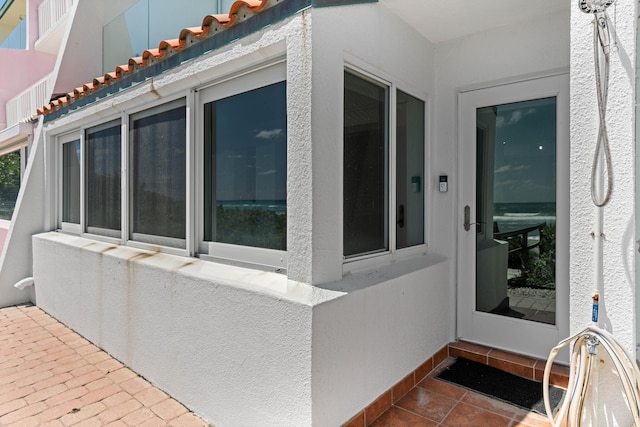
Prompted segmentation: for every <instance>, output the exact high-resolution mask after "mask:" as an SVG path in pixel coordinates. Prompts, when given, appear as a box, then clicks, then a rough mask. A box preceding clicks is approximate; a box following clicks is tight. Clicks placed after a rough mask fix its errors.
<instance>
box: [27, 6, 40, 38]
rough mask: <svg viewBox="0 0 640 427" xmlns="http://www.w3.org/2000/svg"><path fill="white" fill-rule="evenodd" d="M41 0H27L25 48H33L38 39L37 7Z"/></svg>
mask: <svg viewBox="0 0 640 427" xmlns="http://www.w3.org/2000/svg"><path fill="white" fill-rule="evenodd" d="M40 3H42V0H29V1H27V9H28V10H27V19H28V21H27V46H28V47H27V49H33V46H34V45H35V43H36V41H37V40H38V37H39V34H38V32H39V31H38V7H39V6H40Z"/></svg>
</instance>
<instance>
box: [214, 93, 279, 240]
mask: <svg viewBox="0 0 640 427" xmlns="http://www.w3.org/2000/svg"><path fill="white" fill-rule="evenodd" d="M248 111H252V112H256V114H255V115H253V116H252V117H251V120H250V126H247V123H248V121H247V112H248ZM204 115H205V123H204V137H205V145H204V187H205V188H204V192H205V194H204V217H205V223H204V240H205V241H210V242H221V243H231V244H236V245H243V246H253V247H259V248H268V249H277V250H286V248H287V246H286V244H287V132H286V129H287V117H286V83H285V82H280V83H276V84H273V85H269V86H266V87H263V88H260V89H255V90H252V91H249V92H245V93H241V94H238V95H234V96H231V97H228V98H224V99H220V100H217V101H214V102H210V103H207V104H205V107H204Z"/></svg>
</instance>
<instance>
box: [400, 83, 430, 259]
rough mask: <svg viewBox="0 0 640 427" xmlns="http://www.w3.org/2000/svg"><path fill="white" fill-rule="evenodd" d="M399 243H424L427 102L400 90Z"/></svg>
mask: <svg viewBox="0 0 640 427" xmlns="http://www.w3.org/2000/svg"><path fill="white" fill-rule="evenodd" d="M396 159H397V160H396V218H397V221H396V222H397V227H396V230H397V235H396V247H397V248H398V249H400V248H406V247H408V246H415V245H420V244H422V243H424V189H423V188H422V187H423V181H424V102H422V101H420V100H419V99H416V98H414V97H412V96H410V95H408V94H406V93H404V92H400V91H398V95H397V106H396Z"/></svg>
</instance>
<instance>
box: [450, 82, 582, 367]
mask: <svg viewBox="0 0 640 427" xmlns="http://www.w3.org/2000/svg"><path fill="white" fill-rule="evenodd" d="M553 96H555V97H556V100H557V104H556V106H557V110H556V225H557V226H556V324H555V325H547V324H543V323H538V322H531V321H527V320H522V319H516V318H511V317H506V316H501V315H495V314H490V313H484V312H479V311H476V307H475V301H476V298H475V296H476V294H475V292H476V290H475V288H476V278H475V274H476V229H475V226H471V229H470V231H465V229H464V212H463V211H464V207H465V206H466V205H469V206H470V207H471V214H472V218H471V223H474V222H475V212H476V211H475V198H476V194H475V192H476V187H475V182H476V163H475V161H476V110H477V109H478V108H482V107H487V106H493V105H500V104H508V103H512V102H519V101H526V100H532V99H539V98H547V97H553ZM457 114H458V116H457V119H458V143H457V149H458V156H457V168H458V178H459V183H460V185H459V188H458V197H457V207H456V209H457V215H456V218H457V224H456V230H457V239H456V240H457V242H456V243H457V251H456V252H457V254H456V255H457V256H456V259H457V266H456V272H457V289H456V290H457V292H456V293H457V295H456V311H457V314H456V338H457V339H460V340H464V341H469V342H474V343H478V344H482V345H485V346H489V347H494V348H499V349H503V350H507V351H512V352H515V353H519V354H524V355H528V356H533V357H537V358H543V359H546V358H547V357H548V355H549V350H550V349H551V348H552V347H554V346H555V345H557V343H558V342H559V341H560V340H561V339H563V338H564V337H567V336H568V334H569V199H570V193H569V166H570V163H569V152H570V150H569V74H568V73H566V72H562V73H560V72H558V73H554V74H548V75H544V76H538V77H534V78H527V79H522V80H518V81H509V82H506V83H504V84H491V85H486V86H484V87H482V86H480V87H475V88H473V89H468V90H459V91H458V111H457ZM561 358H563V357H562V356H561ZM561 361H562V360H561Z"/></svg>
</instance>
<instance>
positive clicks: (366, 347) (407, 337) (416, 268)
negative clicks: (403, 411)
mask: <svg viewBox="0 0 640 427" xmlns="http://www.w3.org/2000/svg"><path fill="white" fill-rule="evenodd" d="M448 270H449V261H447V260H444V259H442V258H437V259H436V258H433V259H431V260H425V259H419V260H412V261H404V262H399V263H397V264H394V265H393V266H388V267H384V268H381V269H377V270H373V271H370V272H367V273H359V274H354V275H353V276H350V277H347V278H345V279H344V280H343V281H340V282H336V283H332V284H329V285H327V287H328V288H330V289H339V290H348V294H347V295H345V296H343V297H341V298H337V299H334V300H331V301H329V302H326V303H324V304H321V305H319V306H317V307H315V308H314V311H313V352H312V353H313V363H312V365H313V371H312V372H313V386H312V396H313V421H314V423H313V425H317V426H335V425H340V424H341V423H342V422H344V421H346V420H348V419H349V418H351V417H352V416H354V415H355V414H356V413H357V412H358V411H360V410H361V409H362V408H364V407H366V406H367V405H368V404H369V403H371V402H372V401H373V400H375V399H376V398H377V397H378V396H379V395H380V394H382V393H383V392H385V391H386V390H388V389H389V388H391V387H392V386H393V385H395V384H396V383H397V382H398V381H399V380H400V379H402V378H404V377H405V376H406V375H407V374H409V373H411V372H412V371H413V370H414V369H416V368H417V367H418V366H419V365H420V364H422V363H423V362H424V361H425V360H427V359H428V358H429V357H431V356H432V355H433V354H434V353H435V352H436V351H438V350H439V349H440V348H442V347H443V346H445V345H446V344H447V343H448V342H449V334H448V331H449V328H448V322H449V316H448V314H449V308H448V294H449V290H448V287H447V282H448V280H449V278H448V273H449V271H448Z"/></svg>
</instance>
